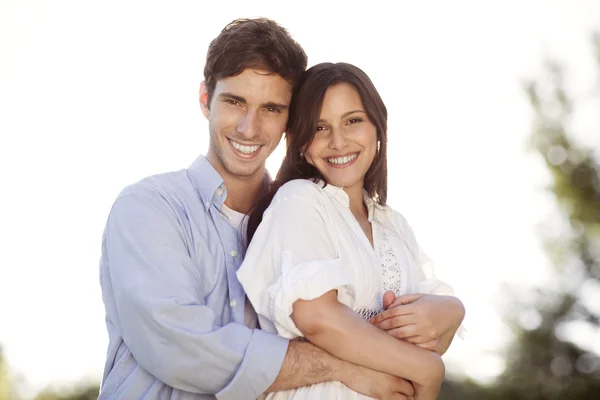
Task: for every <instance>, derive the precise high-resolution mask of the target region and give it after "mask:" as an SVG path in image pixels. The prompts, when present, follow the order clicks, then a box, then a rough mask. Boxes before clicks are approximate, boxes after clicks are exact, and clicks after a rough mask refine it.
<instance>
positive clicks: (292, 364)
mask: <svg viewBox="0 0 600 400" xmlns="http://www.w3.org/2000/svg"><path fill="white" fill-rule="evenodd" d="M326 381H339V382H341V383H343V384H344V385H346V386H348V387H349V388H351V389H353V390H354V391H356V392H359V393H362V394H364V395H365V396H370V397H373V398H377V399H379V398H390V397H391V395H392V394H393V395H395V396H396V397H394V398H397V399H399V400H401V399H408V398H410V397H412V396H413V395H414V393H415V391H414V387H413V385H412V384H411V383H410V382H409V381H407V380H405V379H402V378H398V377H396V376H393V375H388V374H384V373H381V372H377V371H373V370H370V369H367V368H364V367H360V366H357V365H355V364H351V363H348V362H345V361H342V360H340V359H338V358H336V357H334V356H332V355H331V354H329V353H327V352H326V351H324V350H322V349H320V348H318V347H316V346H315V345H313V344H312V343H310V342H306V341H298V340H292V341H290V344H289V347H288V350H287V354H286V357H285V360H284V362H283V364H282V366H281V369H280V370H279V375H277V379H276V380H275V382H273V384H272V385H271V386H270V387H269V388H268V389H267V391H266V392H267V393H270V392H278V391H282V390H288V389H295V388H297V387H300V386H309V385H314V384H316V383H321V382H326Z"/></svg>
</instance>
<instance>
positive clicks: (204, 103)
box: [200, 81, 210, 119]
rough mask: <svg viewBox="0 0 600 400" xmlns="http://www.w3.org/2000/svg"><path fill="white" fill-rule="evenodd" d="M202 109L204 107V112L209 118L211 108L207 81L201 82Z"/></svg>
mask: <svg viewBox="0 0 600 400" xmlns="http://www.w3.org/2000/svg"><path fill="white" fill-rule="evenodd" d="M200 109H202V114H204V116H205V117H206V119H208V117H209V116H210V108H209V106H208V88H207V87H206V82H205V81H202V83H200Z"/></svg>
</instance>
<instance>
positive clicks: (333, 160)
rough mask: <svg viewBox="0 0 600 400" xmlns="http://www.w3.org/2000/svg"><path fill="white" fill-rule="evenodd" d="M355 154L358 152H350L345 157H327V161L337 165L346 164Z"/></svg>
mask: <svg viewBox="0 0 600 400" xmlns="http://www.w3.org/2000/svg"><path fill="white" fill-rule="evenodd" d="M357 155H358V154H352V155H350V156H345V157H336V158H328V159H327V162H329V163H331V164H337V165H341V164H347V163H349V162H350V161H352V160H354V159H355V158H356V156H357Z"/></svg>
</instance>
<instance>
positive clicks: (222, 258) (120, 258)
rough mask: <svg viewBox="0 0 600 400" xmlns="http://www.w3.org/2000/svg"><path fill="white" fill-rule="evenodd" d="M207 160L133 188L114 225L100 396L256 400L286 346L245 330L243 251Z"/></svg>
mask: <svg viewBox="0 0 600 400" xmlns="http://www.w3.org/2000/svg"><path fill="white" fill-rule="evenodd" d="M226 196H227V193H226V190H225V185H224V183H223V179H222V178H221V176H220V175H219V174H218V173H217V171H216V170H215V169H214V168H213V167H212V165H210V163H209V162H208V160H207V159H206V158H205V157H204V156H200V157H199V158H198V159H197V160H196V161H195V162H194V163H193V164H192V166H191V167H190V168H188V169H186V170H181V171H176V172H171V173H167V174H162V175H156V176H152V177H149V178H146V179H144V180H142V181H140V182H138V183H136V184H133V185H131V186H129V187H127V188H125V189H124V190H123V191H122V192H121V194H120V195H119V196H118V198H117V200H116V201H115V203H114V205H113V208H112V210H111V212H110V215H109V217H108V221H107V223H106V229H105V231H104V235H103V241H102V258H101V261H100V284H101V287H102V298H103V301H104V305H105V308H106V326H107V329H108V335H109V344H108V353H107V358H106V366H105V369H104V376H103V379H102V386H101V393H100V399H215V398H217V399H232V400H244V399H256V398H257V397H258V396H260V394H261V393H263V392H264V391H265V390H266V389H267V388H268V387H269V386H270V385H271V384H272V383H273V382H274V380H275V378H276V377H277V374H278V373H279V370H280V368H281V365H282V363H283V359H284V358H285V354H286V351H287V346H288V341H287V340H286V339H283V338H281V337H278V336H276V335H273V334H268V333H265V332H262V331H261V330H258V329H255V330H252V329H249V328H247V327H246V326H244V302H245V294H244V291H243V289H242V286H241V284H240V283H239V281H238V279H237V277H236V271H237V269H238V268H239V266H240V264H241V262H242V257H243V253H244V247H243V243H242V242H241V241H240V238H239V235H238V232H237V231H236V229H235V228H233V227H232V226H231V224H230V223H229V222H228V220H227V217H226V216H225V215H224V214H223V213H222V212H221V206H222V205H223V202H224V201H225V199H226Z"/></svg>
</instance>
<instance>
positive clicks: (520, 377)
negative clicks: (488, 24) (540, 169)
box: [440, 33, 600, 400]
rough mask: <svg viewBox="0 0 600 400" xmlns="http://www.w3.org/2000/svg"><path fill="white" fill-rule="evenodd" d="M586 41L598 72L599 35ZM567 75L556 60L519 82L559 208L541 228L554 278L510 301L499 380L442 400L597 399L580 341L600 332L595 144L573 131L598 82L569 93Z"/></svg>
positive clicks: (598, 386) (593, 362) (599, 161)
mask: <svg viewBox="0 0 600 400" xmlns="http://www.w3.org/2000/svg"><path fill="white" fill-rule="evenodd" d="M592 42H593V46H594V50H595V54H594V55H595V61H596V62H597V67H598V68H597V71H598V73H599V77H600V33H599V34H596V35H594V36H593V41H592ZM565 76H566V74H565V71H564V69H563V68H562V67H561V65H560V64H559V63H556V62H548V63H547V67H546V71H545V75H544V76H542V77H541V78H540V79H538V80H534V81H530V82H527V83H526V84H525V89H526V93H527V95H528V97H529V100H530V103H531V106H532V109H533V112H534V129H533V134H532V141H531V147H532V150H534V151H536V152H537V153H538V154H539V155H541V156H542V158H543V160H544V162H545V165H546V166H547V168H548V170H549V171H550V174H551V183H550V187H549V188H548V189H549V191H550V193H551V194H552V195H553V197H554V198H555V199H556V204H557V208H558V210H559V213H558V214H557V215H556V221H552V222H553V224H548V226H546V227H545V228H546V229H545V230H544V231H543V232H542V237H543V240H544V242H545V244H546V249H547V252H548V255H549V257H550V260H551V262H552V264H553V265H554V267H555V270H554V273H555V275H556V276H555V277H554V281H555V282H556V284H554V285H547V286H546V287H542V288H539V289H538V290H537V292H536V293H534V294H533V296H532V294H531V293H528V294H527V296H524V298H528V300H522V301H519V300H516V301H515V304H514V306H513V307H512V309H511V311H510V315H508V316H507V320H508V323H509V325H510V327H511V328H512V329H513V332H514V334H515V340H514V341H513V343H512V345H511V346H510V348H509V349H508V352H507V354H506V357H505V361H506V368H505V371H504V373H503V374H502V375H501V376H500V377H499V379H497V381H496V382H495V383H494V384H493V385H491V386H485V387H483V386H478V385H477V384H476V383H473V382H469V381H467V382H456V381H454V382H453V381H449V382H446V384H445V385H444V387H443V390H442V394H441V395H440V399H442V400H450V399H467V400H468V399H489V400H496V399H497V400H507V399H514V400H520V399H530V400H553V399H557V400H558V399H561V400H562V399H569V400H593V399H600V358H599V356H598V354H597V353H596V352H595V351H594V349H592V348H591V347H592V345H593V343H589V340H586V338H588V339H589V338H590V337H591V338H593V337H596V338H597V337H598V336H599V335H600V304H599V301H598V299H599V297H600V155H599V154H600V149H594V148H592V147H587V146H586V145H585V144H583V143H581V142H579V141H578V140H577V139H576V137H575V134H574V133H575V132H574V131H573V129H574V128H573V126H574V124H573V121H574V119H575V117H576V111H577V108H578V107H580V106H582V103H587V104H584V105H589V104H591V105H592V106H593V107H597V111H596V112H595V116H596V117H597V116H600V107H598V104H600V85H597V86H596V87H595V88H594V92H593V93H592V97H593V98H583V99H573V98H571V97H570V95H569V93H568V92H567V90H566V84H565ZM598 82H600V80H599V81H598ZM594 101H595V102H594ZM575 105H576V106H575ZM594 128H595V130H596V132H595V133H596V134H595V135H593V134H592V135H590V136H591V137H593V138H595V140H598V138H600V126H596V127H594ZM532 298H533V300H531V299H532ZM586 342H588V343H586ZM596 349H597V347H596ZM596 351H597V350H596Z"/></svg>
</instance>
